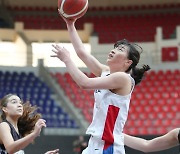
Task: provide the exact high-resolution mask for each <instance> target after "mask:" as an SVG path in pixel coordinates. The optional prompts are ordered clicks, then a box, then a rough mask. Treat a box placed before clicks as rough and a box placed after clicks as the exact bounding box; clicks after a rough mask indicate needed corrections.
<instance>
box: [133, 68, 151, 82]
mask: <svg viewBox="0 0 180 154" xmlns="http://www.w3.org/2000/svg"><path fill="white" fill-rule="evenodd" d="M148 70H150V67H149V65H143V67H142V68H137V67H136V66H135V67H132V73H131V76H132V78H133V79H134V80H135V85H137V84H138V83H140V82H141V81H142V79H143V78H144V73H145V72H146V71H148Z"/></svg>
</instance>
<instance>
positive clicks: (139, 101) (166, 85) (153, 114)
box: [53, 70, 180, 135]
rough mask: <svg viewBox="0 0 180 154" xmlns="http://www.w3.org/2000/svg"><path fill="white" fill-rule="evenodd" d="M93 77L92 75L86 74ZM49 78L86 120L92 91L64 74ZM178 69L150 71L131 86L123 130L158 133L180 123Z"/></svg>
mask: <svg viewBox="0 0 180 154" xmlns="http://www.w3.org/2000/svg"><path fill="white" fill-rule="evenodd" d="M87 75H88V76H90V77H93V75H92V74H87ZM53 77H54V78H55V79H56V80H57V83H58V84H59V85H60V86H61V88H62V89H63V90H64V92H65V94H66V96H67V97H68V98H69V99H70V100H71V101H72V103H73V104H74V106H75V107H77V108H79V109H80V110H81V112H82V114H83V115H84V117H85V119H86V120H87V121H88V122H91V119H92V111H93V103H94V99H93V91H87V90H82V89H80V88H79V87H78V86H77V85H76V83H75V82H74V81H73V80H72V78H71V77H70V75H69V74H68V73H56V74H53ZM179 92H180V70H175V71H171V70H167V71H162V70H160V71H156V72H155V71H150V72H149V73H147V74H146V78H145V79H144V80H143V81H142V83H140V84H139V85H137V86H136V87H135V90H134V92H133V94H132V99H131V104H130V110H129V116H128V120H127V123H126V125H125V129H124V132H125V133H128V134H133V135H158V134H164V133H166V132H167V131H169V130H171V129H173V128H175V127H179V125H180V115H179V112H180V93H179Z"/></svg>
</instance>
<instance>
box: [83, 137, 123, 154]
mask: <svg viewBox="0 0 180 154" xmlns="http://www.w3.org/2000/svg"><path fill="white" fill-rule="evenodd" d="M82 154H125V149H124V145H118V146H117V145H116V146H115V145H114V144H111V145H110V144H105V142H104V141H103V140H101V139H99V138H96V137H93V136H91V137H90V139H89V143H88V147H87V148H86V149H84V150H83V152H82Z"/></svg>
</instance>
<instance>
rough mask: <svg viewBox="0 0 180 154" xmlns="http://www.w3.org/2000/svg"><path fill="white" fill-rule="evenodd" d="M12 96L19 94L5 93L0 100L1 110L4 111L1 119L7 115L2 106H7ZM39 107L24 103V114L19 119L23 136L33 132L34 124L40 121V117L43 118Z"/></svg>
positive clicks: (19, 127) (3, 119)
mask: <svg viewBox="0 0 180 154" xmlns="http://www.w3.org/2000/svg"><path fill="white" fill-rule="evenodd" d="M11 96H17V95H16V94H8V95H5V96H4V97H3V98H2V99H1V101H0V106H1V112H2V114H1V121H5V120H6V115H5V113H4V112H3V111H2V108H3V107H6V106H7V103H8V99H9V98H10V97H11ZM37 109H38V108H37V106H31V104H30V103H29V102H25V103H23V114H22V116H21V117H20V118H19V119H18V129H19V133H20V134H21V136H22V137H24V136H26V135H28V134H29V133H31V132H32V131H33V130H34V126H35V124H36V122H37V121H38V119H40V118H41V114H39V113H37Z"/></svg>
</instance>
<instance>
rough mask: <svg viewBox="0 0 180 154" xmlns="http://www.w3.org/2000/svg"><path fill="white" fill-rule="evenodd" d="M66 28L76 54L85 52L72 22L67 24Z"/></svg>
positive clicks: (79, 54)
mask: <svg viewBox="0 0 180 154" xmlns="http://www.w3.org/2000/svg"><path fill="white" fill-rule="evenodd" d="M67 29H68V32H69V36H70V40H71V43H72V44H73V47H74V49H75V51H76V53H77V54H78V56H81V55H82V54H85V48H84V45H83V43H82V41H81V39H80V37H79V35H78V33H77V30H76V28H75V26H74V23H72V24H70V25H67Z"/></svg>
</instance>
